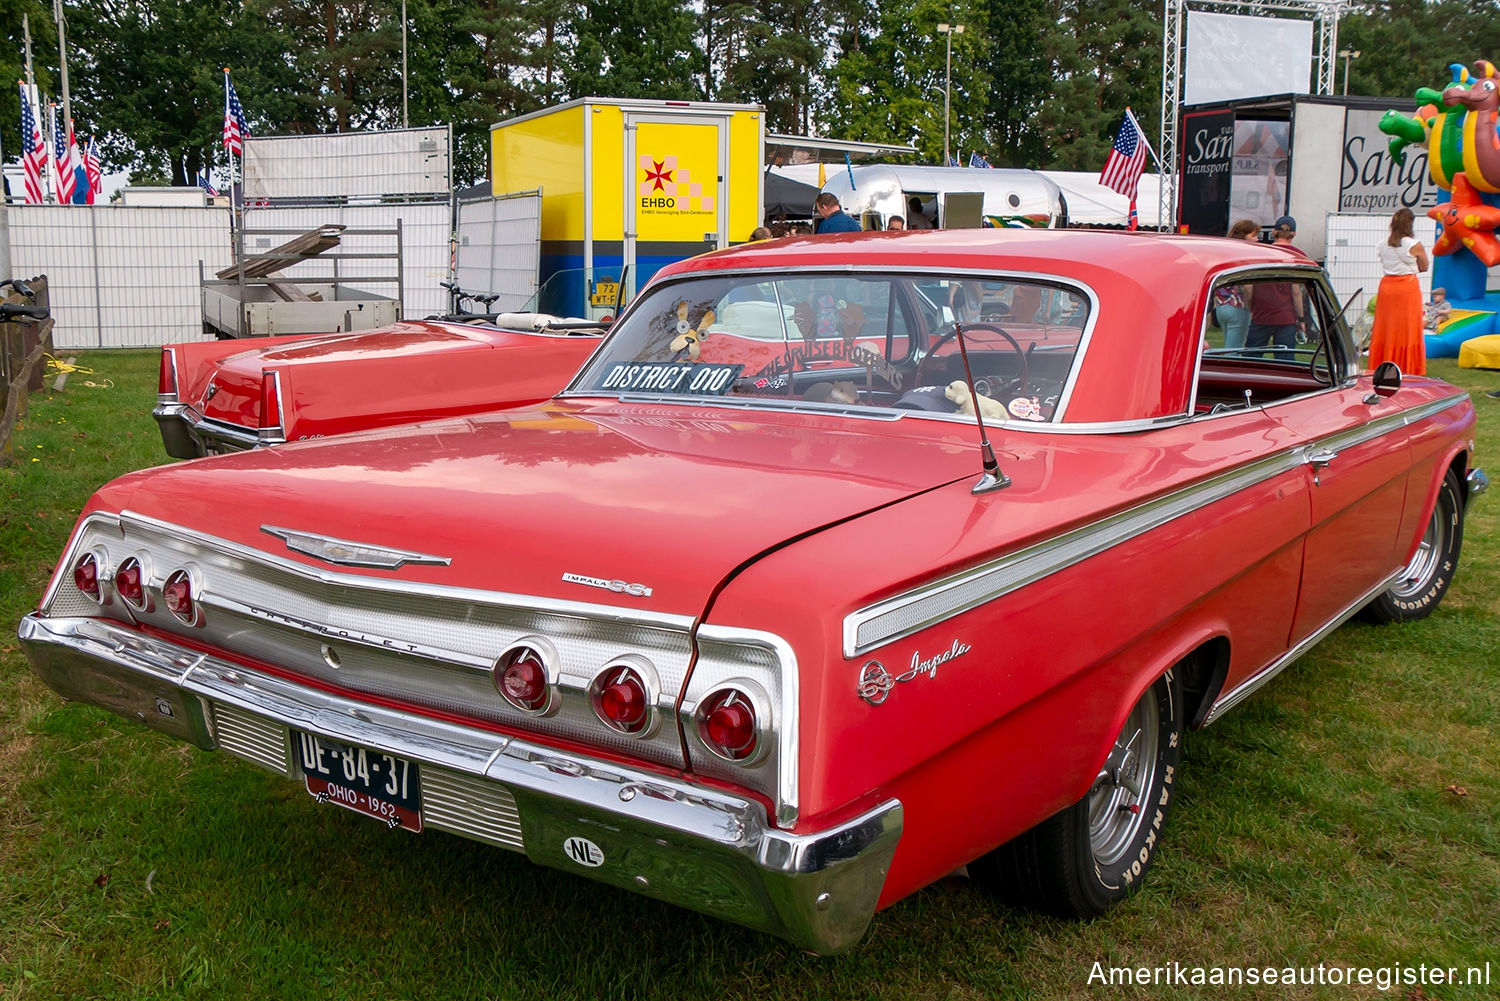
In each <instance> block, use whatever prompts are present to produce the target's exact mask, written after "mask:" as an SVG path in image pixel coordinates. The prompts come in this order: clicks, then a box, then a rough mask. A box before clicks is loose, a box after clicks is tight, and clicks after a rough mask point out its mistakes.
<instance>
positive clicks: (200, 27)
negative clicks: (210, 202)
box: [68, 0, 294, 185]
mask: <svg viewBox="0 0 1500 1001" xmlns="http://www.w3.org/2000/svg"><path fill="white" fill-rule="evenodd" d="M68 25H69V33H68V39H69V43H70V47H71V51H70V52H69V60H68V62H69V66H68V70H69V78H70V82H71V87H72V94H73V117H74V119H75V120H76V121H77V123H78V127H79V129H80V131H81V132H83V133H85V134H87V133H89V132H97V133H99V134H100V135H101V136H102V145H103V150H102V153H103V160H104V162H105V164H106V166H107V167H111V166H112V167H125V168H133V169H136V170H145V169H146V168H147V166H148V165H155V166H157V167H158V168H160V167H162V166H165V167H166V169H167V173H168V174H169V175H170V177H171V179H172V183H173V184H178V185H189V184H192V183H194V180H193V179H194V177H195V176H196V174H197V172H198V171H199V170H201V169H204V168H205V167H207V166H209V165H210V164H211V163H212V162H214V160H215V159H217V158H219V157H221V156H222V153H220V152H218V150H219V149H220V139H221V136H222V127H223V120H224V76H223V68H224V67H225V66H232V67H235V86H236V89H237V90H238V91H239V93H240V96H241V98H242V99H243V100H244V102H245V112H246V115H247V116H248V117H249V118H250V121H251V126H252V129H253V128H255V127H256V125H257V123H261V122H264V121H265V120H266V117H267V116H268V114H269V113H272V112H274V109H275V108H276V106H277V105H278V104H280V103H281V102H284V101H286V100H287V98H286V97H285V95H287V94H288V93H289V92H291V91H292V89H293V88H292V86H291V85H292V84H293V82H294V81H293V80H292V79H290V77H289V74H288V73H287V72H286V70H285V66H286V60H285V56H284V53H285V52H286V51H288V46H287V45H285V44H284V42H283V40H282V39H281V38H279V37H278V36H277V34H276V33H275V31H274V30H272V28H271V26H270V25H269V24H268V23H267V22H266V21H265V19H264V16H263V9H262V7H261V6H260V4H259V3H258V2H256V0H246V2H245V3H243V4H241V3H224V2H218V3H215V2H188V0H152V2H149V3H148V2H118V0H81V2H79V3H77V4H74V5H71V6H70V7H69V8H68ZM241 67H243V69H241ZM268 106H269V110H268Z"/></svg>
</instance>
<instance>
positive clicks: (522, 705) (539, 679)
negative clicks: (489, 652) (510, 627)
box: [495, 647, 548, 713]
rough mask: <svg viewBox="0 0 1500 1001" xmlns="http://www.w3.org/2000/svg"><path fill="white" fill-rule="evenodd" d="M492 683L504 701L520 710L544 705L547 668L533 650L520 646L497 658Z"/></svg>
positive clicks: (543, 707) (528, 709) (540, 708)
mask: <svg viewBox="0 0 1500 1001" xmlns="http://www.w3.org/2000/svg"><path fill="white" fill-rule="evenodd" d="M495 687H496V688H498V689H499V691H500V694H501V695H502V696H504V698H505V701H507V702H509V703H510V704H511V705H513V706H515V707H516V708H517V709H520V710H521V711H522V712H528V713H534V712H541V711H542V710H543V709H545V708H547V696H548V691H547V668H546V666H545V665H543V664H542V658H541V656H540V655H539V654H538V653H537V652H536V651H535V650H531V649H528V648H525V647H522V648H521V649H519V650H515V651H513V652H512V653H509V654H507V655H506V656H505V657H504V658H503V659H502V660H501V661H500V664H499V671H498V672H497V674H496V678H495Z"/></svg>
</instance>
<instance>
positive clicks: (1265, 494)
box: [20, 230, 1488, 953]
mask: <svg viewBox="0 0 1500 1001" xmlns="http://www.w3.org/2000/svg"><path fill="white" fill-rule="evenodd" d="M1229 286H1233V287H1235V288H1236V289H1238V290H1240V291H1241V292H1242V293H1243V292H1244V291H1246V290H1248V292H1249V294H1250V296H1251V297H1252V299H1254V300H1260V301H1261V302H1262V303H1263V304H1264V303H1266V302H1269V301H1275V302H1278V303H1280V304H1281V308H1282V310H1283V311H1284V312H1285V314H1286V315H1285V317H1280V316H1269V315H1268V316H1267V317H1266V320H1267V322H1266V323H1263V324H1261V329H1257V328H1255V327H1252V329H1251V331H1250V336H1249V343H1248V346H1246V347H1244V348H1241V349H1237V350H1227V349H1225V348H1222V347H1219V346H1218V345H1219V344H1220V343H1222V338H1221V335H1220V334H1219V333H1218V331H1217V330H1216V328H1214V327H1213V326H1212V325H1211V319H1210V318H1211V315H1212V306H1213V303H1214V301H1215V296H1216V292H1217V291H1218V290H1220V289H1224V288H1227V287H1229ZM1270 321H1276V322H1274V323H1272V322H1270ZM979 418H982V421H981V420H980V419H979ZM1473 434H1474V412H1473V409H1472V407H1471V404H1470V401H1469V399H1468V397H1467V396H1466V395H1465V394H1464V393H1462V392H1459V391H1457V390H1455V389H1454V388H1453V387H1451V386H1449V385H1446V384H1444V383H1443V382H1440V381H1437V380H1435V379H1429V378H1406V377H1404V376H1403V375H1402V374H1401V373H1400V372H1399V371H1397V370H1396V369H1395V368H1394V367H1393V366H1392V367H1383V368H1382V369H1381V370H1380V371H1377V372H1375V373H1373V374H1370V373H1363V372H1361V371H1360V365H1359V361H1358V355H1357V353H1356V351H1355V348H1354V346H1353V344H1352V343H1351V341H1350V338H1349V334H1348V331H1347V328H1346V326H1345V324H1344V322H1343V320H1342V319H1341V318H1340V315H1339V309H1338V306H1337V304H1336V303H1335V301H1334V299H1333V297H1332V296H1331V295H1330V292H1329V289H1328V286H1327V283H1326V281H1325V278H1324V276H1323V274H1322V272H1321V271H1320V270H1319V269H1318V268H1316V267H1315V266H1313V265H1311V264H1309V263H1308V262H1306V261H1305V260H1304V259H1300V258H1294V257H1293V256H1290V255H1288V254H1286V253H1284V252H1282V251H1280V250H1278V249H1276V248H1272V247H1263V246H1256V245H1253V244H1249V243H1244V242H1241V241H1229V240H1222V239H1208V238H1197V237H1179V236H1161V235H1155V234H1151V235H1146V234H1126V233H1083V232H1063V231H1018V230H999V231H995V230H973V231H935V232H933V231H929V232H914V233H904V234H903V233H892V234H862V235H850V236H838V237H824V238H811V239H791V240H783V241H772V242H766V243H757V244H754V245H749V246H745V247H741V248H738V249H735V250H730V251H725V252H720V253H714V254H708V255H705V256H703V257H697V258H693V259H691V260H687V261H683V262H681V263H678V264H674V265H671V266H669V267H667V268H665V269H663V270H662V271H661V272H660V273H659V274H658V275H657V277H656V278H655V279H653V281H652V282H651V283H650V285H649V286H648V287H647V288H646V289H645V290H644V291H643V292H642V294H641V295H640V296H639V298H638V299H637V300H636V301H635V302H634V303H633V304H632V305H631V306H630V308H629V309H628V310H627V311H626V312H625V313H624V315H623V316H622V317H621V319H620V320H619V321H618V323H617V324H616V325H615V327H614V328H613V329H612V331H611V332H610V334H609V335H608V337H607V338H606V340H605V341H604V343H603V344H602V345H601V346H600V348H599V350H598V351H597V352H596V353H595V354H594V355H593V357H592V358H591V359H590V360H589V362H588V363H587V365H585V366H584V368H583V369H582V370H581V371H580V372H579V373H578V375H577V376H576V377H575V378H574V379H573V381H572V382H571V383H570V384H569V385H568V386H567V387H566V389H565V390H564V391H562V392H561V393H560V394H559V395H557V396H556V397H555V398H554V399H551V400H550V401H548V402H545V403H542V404H539V405H534V406H525V407H516V408H510V409H504V410H498V411H494V412H489V413H483V414H472V415H468V416H465V417H462V418H458V419H451V420H443V421H436V422H431V423H423V424H411V425H407V426H403V427H400V428H395V429H388V430H382V431H379V432H374V433H354V434H350V435H346V436H343V437H341V438H338V439H333V440H326V441H313V442H306V443H302V444H288V445H286V446H284V447H281V448H277V449H267V450H259V451H253V452H243V453H239V454H235V455H227V456H221V457H218V458H214V459H209V460H206V461H204V462H194V463H186V464H182V465H176V466H168V467H162V468H157V469H152V470H146V471H143V472H138V473H133V474H130V475H127V476H124V477H122V478H120V479H118V480H115V481H114V482H112V483H109V484H107V485H106V486H104V487H103V488H102V489H100V490H99V491H98V493H97V494H96V495H95V496H94V497H93V499H92V500H91V501H90V502H89V504H88V507H87V508H86V509H85V510H84V512H83V514H82V517H81V518H80V520H79V522H78V525H77V528H76V529H75V531H74V533H73V536H72V539H71V541H70V542H69V543H68V546H67V549H66V551H65V552H64V553H63V554H62V558H61V562H60V563H59V565H58V568H57V571H56V573H55V575H54V577H53V579H52V581H51V583H50V585H49V586H48V588H47V591H46V593H45V594H44V595H43V596H42V599H41V602H40V606H39V609H38V610H37V612H36V613H34V614H32V615H29V616H27V617H26V618H25V619H24V621H23V622H22V624H21V628H20V636H21V640H22V642H23V643H24V645H25V648H26V651H27V654H28V656H29V657H30V659H31V663H32V665H33V667H34V669H35V670H36V672H37V673H38V674H39V675H40V676H41V677H42V678H43V679H45V680H46V682H47V683H48V684H49V685H51V686H52V687H53V688H54V689H56V691H57V692H59V693H60V694H62V695H63V696H64V697H66V698H69V699H77V700H81V701H84V702H91V703H94V704H96V705H100V706H103V707H105V708H108V709H110V710H112V711H114V712H117V713H119V714H121V715H123V716H125V717H128V718H130V719H139V720H143V721H145V723H146V724H147V725H149V726H152V727H155V728H156V729H159V730H162V731H165V732H166V733H169V734H172V735H174V736H176V737H179V738H181V739H183V740H186V741H189V742H191V743H193V744H195V745H197V746H198V747H200V748H204V749H217V750H222V751H226V752H228V753H230V754H232V755H235V756H238V757H241V758H244V759H246V760H247V761H250V762H253V763H254V764H257V765H260V766H261V767H264V768H269V769H271V770H272V771H274V772H276V773H278V774H281V775H284V776H285V777H286V778H288V779H291V780H294V781H296V782H299V783H302V784H303V785H305V787H306V789H307V791H308V792H309V793H310V794H312V795H314V796H316V797H317V798H318V799H319V800H320V801H323V802H326V803H328V804H331V805H336V806H341V807H344V808H347V809H349V810H351V811H355V812H358V813H361V814H366V815H369V816H371V817H373V818H375V819H377V820H379V821H382V822H384V823H386V824H387V825H389V826H391V827H392V828H397V827H399V828H405V829H408V830H412V831H417V830H424V831H425V830H434V831H446V832H452V833H457V834H460V835H464V836H466V837H470V838H475V839H478V840H480V841H484V842H488V843H491V844H494V845H497V846H499V847H502V848H507V849H510V850H512V851H516V852H521V853H524V854H525V855H526V856H527V857H529V858H530V859H531V860H533V861H534V862H537V863H540V864H543V865H547V866H555V867H557V868H560V869H564V870H567V871H569V872H574V873H579V874H582V875H585V876H590V877H592V878H594V879H597V880H599V881H601V882H603V883H607V884H610V885H612V886H615V887H620V888H623V889H627V890H633V891H636V892H639V893H643V894H648V895H650V896H653V897H657V898H660V899H662V900H665V901H670V902H673V903H676V904H680V905H683V906H686V907H691V908H696V909H698V910H701V911H704V912H707V913H709V914H713V915H717V916H719V917H721V918H724V919H727V920H730V921H735V922H739V923H741V924H744V925H747V926H749V927H752V928H757V929H762V930H764V931H767V932H770V933H773V934H777V935H781V936H784V937H786V938H788V939H790V940H791V941H793V942H795V943H797V944H798V945H800V946H802V947H805V948H807V949H811V950H815V951H818V952H823V953H833V952H837V951H839V950H843V949H848V948H850V947H852V946H854V945H856V944H857V943H858V942H859V940H860V938H861V936H862V935H863V934H864V932H865V930H866V928H867V927H868V926H869V924H870V922H871V920H872V916H873V915H874V914H875V913H876V912H877V911H878V910H879V909H881V908H883V907H886V906H888V905H890V904H892V903H894V902H896V901H898V900H901V899H902V898H903V897H905V896H907V895H908V894H911V893H913V892H914V891H916V890H918V889H920V888H921V887H923V886H926V885H927V884H929V883H932V882H933V881H934V880H937V879H939V878H940V877H942V876H943V875H945V874H947V873H949V872H952V871H953V870H954V869H956V868H957V867H960V866H964V865H967V866H968V870H969V872H970V874H971V875H972V876H973V877H974V878H976V879H978V880H981V881H983V882H984V883H985V884H986V885H989V886H992V887H994V888H995V889H996V890H997V892H999V893H1000V894H1003V895H1004V896H1005V897H1007V898H1009V899H1012V900H1018V901H1023V902H1026V903H1029V904H1031V905H1034V906H1036V907H1039V908H1043V909H1046V910H1049V911H1053V912H1057V913H1060V914H1065V915H1076V916H1091V915H1098V914H1101V913H1103V912H1104V911H1106V910H1107V909H1108V908H1109V907H1110V906H1112V905H1113V904H1115V903H1116V902H1118V901H1119V900H1121V899H1122V898H1124V897H1125V896H1126V895H1127V894H1129V893H1131V892H1132V891H1134V890H1135V889H1136V888H1138V887H1139V886H1140V885H1141V881H1142V877H1143V876H1144V875H1145V872H1146V870H1147V869H1148V867H1149V866H1150V865H1151V862H1152V860H1153V858H1154V857H1155V854H1156V852H1157V851H1158V850H1159V849H1160V847H1161V846H1162V845H1163V844H1165V843H1166V841H1165V840H1164V838H1163V828H1164V824H1165V821H1166V817H1167V813H1168V810H1169V808H1170V807H1171V805H1172V801H1173V793H1174V789H1175V784H1176V775H1177V770H1178V768H1179V767H1180V755H1181V753H1182V747H1183V738H1184V734H1185V732H1186V731H1188V730H1191V729H1194V728H1197V727H1202V726H1204V725H1206V724H1209V723H1212V722H1213V721H1214V720H1216V719H1218V718H1219V717H1220V716H1221V715H1222V714H1223V713H1225V712H1226V711H1228V710H1229V709H1231V708H1232V707H1234V706H1235V705H1236V704H1238V703H1240V702H1241V701H1243V700H1244V699H1246V698H1247V697H1249V696H1250V695H1251V694H1252V693H1253V692H1255V690H1256V689H1258V688H1259V687H1260V686H1262V685H1264V684H1265V683H1266V682H1268V681H1270V680H1271V679H1272V678H1273V677H1274V676H1275V675H1276V674H1277V673H1278V672H1280V671H1281V670H1283V669H1284V668H1286V667H1287V666H1288V665H1289V664H1291V663H1292V662H1293V661H1294V660H1296V659H1297V657H1298V656H1299V655H1300V654H1302V653H1303V652H1305V651H1306V650H1308V648H1310V647H1311V646H1312V645H1313V644H1314V643H1316V642H1318V641H1319V640H1320V639H1322V638H1323V637H1325V636H1326V635H1328V634H1329V632H1331V631H1332V630H1333V629H1335V628H1336V627H1337V626H1338V625H1339V624H1340V623H1342V622H1344V621H1345V620H1346V619H1348V618H1349V617H1351V616H1353V615H1356V614H1362V615H1364V616H1366V617H1369V618H1372V619H1376V620H1379V621H1398V622H1399V621H1400V620H1404V619H1411V618H1416V617H1419V616H1423V615H1426V614H1428V613H1429V612H1431V611H1432V610H1433V608H1434V607H1435V606H1436V605H1437V604H1438V602H1439V601H1440V600H1441V599H1442V597H1443V593H1444V591H1445V590H1446V588H1447V587H1448V585H1449V583H1450V582H1451V581H1452V580H1453V578H1454V574H1455V573H1456V572H1457V565H1458V560H1459V550H1460V544H1461V541H1462V537H1463V523H1464V513H1465V509H1466V506H1467V505H1468V504H1469V503H1470V502H1471V501H1472V500H1473V499H1474V498H1475V497H1476V496H1477V495H1478V494H1480V493H1482V492H1483V491H1484V489H1485V487H1486V486H1487V483H1488V481H1487V479H1486V477H1485V475H1484V474H1483V472H1482V471H1480V470H1479V469H1478V468H1477V467H1476V466H1475V465H1474V462H1473V448H1474V441H1473ZM272 499H274V503H272ZM350 822H351V823H354V822H357V821H356V820H354V819H353V818H351V821H350Z"/></svg>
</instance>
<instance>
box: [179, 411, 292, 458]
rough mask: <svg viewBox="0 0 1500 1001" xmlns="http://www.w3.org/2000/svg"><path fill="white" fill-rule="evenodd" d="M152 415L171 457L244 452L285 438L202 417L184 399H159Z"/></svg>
mask: <svg viewBox="0 0 1500 1001" xmlns="http://www.w3.org/2000/svg"><path fill="white" fill-rule="evenodd" d="M151 416H152V417H154V418H156V424H157V427H159V428H160V429H161V443H162V445H163V447H165V448H166V450H167V454H168V455H170V456H172V457H173V458H174V459H196V458H198V457H199V456H203V455H215V454H218V453H220V452H243V451H245V450H246V449H251V448H256V447H258V446H261V445H279V444H281V443H282V441H284V440H285V439H283V438H279V437H272V438H265V437H262V436H261V434H260V432H259V431H256V430H251V429H249V428H243V427H240V426H238V425H235V424H225V423H224V422H223V421H216V420H214V419H212V418H209V417H204V416H203V415H201V414H199V413H198V411H196V410H194V409H193V408H192V407H190V406H188V405H187V404H186V403H172V402H158V403H157V405H156V407H155V408H154V409H152V411H151Z"/></svg>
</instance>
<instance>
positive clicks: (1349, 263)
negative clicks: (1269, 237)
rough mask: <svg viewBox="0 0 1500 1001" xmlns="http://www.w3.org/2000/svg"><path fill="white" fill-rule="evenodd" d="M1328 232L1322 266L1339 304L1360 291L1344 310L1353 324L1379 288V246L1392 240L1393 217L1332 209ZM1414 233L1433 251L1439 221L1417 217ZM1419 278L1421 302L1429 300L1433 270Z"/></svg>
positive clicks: (1357, 320)
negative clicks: (1333, 210)
mask: <svg viewBox="0 0 1500 1001" xmlns="http://www.w3.org/2000/svg"><path fill="white" fill-rule="evenodd" d="M1326 233H1327V236H1326V238H1325V239H1326V240H1327V243H1326V244H1325V257H1324V264H1323V268H1324V270H1326V271H1327V272H1328V280H1329V282H1330V284H1332V285H1333V290H1334V292H1336V293H1337V294H1338V297H1339V305H1340V306H1342V305H1343V304H1344V303H1345V302H1347V301H1348V300H1349V297H1350V296H1354V295H1355V294H1356V293H1358V295H1357V296H1356V297H1355V300H1354V302H1351V303H1349V308H1348V309H1346V310H1345V311H1344V316H1345V318H1347V319H1348V321H1349V324H1350V326H1354V325H1356V324H1357V323H1358V322H1359V319H1360V317H1361V316H1362V315H1363V313H1364V309H1365V307H1366V306H1367V305H1368V304H1369V302H1370V299H1371V297H1373V296H1374V295H1375V293H1376V292H1377V291H1378V290H1379V289H1380V275H1381V271H1380V258H1379V256H1378V254H1379V253H1380V245H1381V244H1382V243H1384V242H1385V241H1386V240H1388V239H1390V234H1391V219H1390V216H1383V215H1354V214H1352V213H1337V212H1330V213H1329V214H1328V221H1327V229H1326ZM1412 235H1413V236H1415V237H1416V238H1417V239H1418V240H1420V241H1421V242H1422V246H1424V247H1426V248H1427V252H1428V254H1431V253H1432V242H1433V240H1435V239H1436V238H1437V223H1436V222H1434V221H1433V220H1431V219H1428V218H1427V217H1426V216H1417V217H1416V219H1414V220H1412ZM1417 279H1418V281H1420V282H1421V283H1422V301H1423V302H1426V301H1427V299H1428V298H1429V296H1430V294H1431V292H1432V272H1431V271H1425V272H1423V273H1422V274H1420V275H1418V276H1417Z"/></svg>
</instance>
